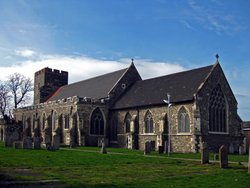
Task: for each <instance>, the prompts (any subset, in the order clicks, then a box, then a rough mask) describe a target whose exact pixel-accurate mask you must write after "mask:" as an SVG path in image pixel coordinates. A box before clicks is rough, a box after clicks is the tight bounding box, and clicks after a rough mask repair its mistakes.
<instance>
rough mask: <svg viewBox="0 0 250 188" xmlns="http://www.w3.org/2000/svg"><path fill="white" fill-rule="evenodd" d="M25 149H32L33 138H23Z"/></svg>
mask: <svg viewBox="0 0 250 188" xmlns="http://www.w3.org/2000/svg"><path fill="white" fill-rule="evenodd" d="M23 149H32V138H31V137H26V138H24V139H23Z"/></svg>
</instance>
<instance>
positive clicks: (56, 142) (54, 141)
mask: <svg viewBox="0 0 250 188" xmlns="http://www.w3.org/2000/svg"><path fill="white" fill-rule="evenodd" d="M52 147H53V149H54V150H58V149H59V147H60V136H59V135H58V134H55V135H54V136H53V139H52Z"/></svg>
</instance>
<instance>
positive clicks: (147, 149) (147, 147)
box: [144, 141, 151, 155]
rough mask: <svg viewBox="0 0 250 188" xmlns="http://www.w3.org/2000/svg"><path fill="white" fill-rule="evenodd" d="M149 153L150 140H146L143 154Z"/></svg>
mask: <svg viewBox="0 0 250 188" xmlns="http://www.w3.org/2000/svg"><path fill="white" fill-rule="evenodd" d="M150 153H151V142H150V141H149V142H146V143H145V148H144V155H148V154H150Z"/></svg>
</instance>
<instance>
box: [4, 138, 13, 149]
mask: <svg viewBox="0 0 250 188" xmlns="http://www.w3.org/2000/svg"><path fill="white" fill-rule="evenodd" d="M4 146H5V147H13V137H12V135H10V136H6V139H5V142H4Z"/></svg>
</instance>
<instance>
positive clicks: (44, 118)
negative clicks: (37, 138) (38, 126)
mask: <svg viewBox="0 0 250 188" xmlns="http://www.w3.org/2000/svg"><path fill="white" fill-rule="evenodd" d="M45 124H46V116H45V114H43V118H42V130H44V129H45Z"/></svg>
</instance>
